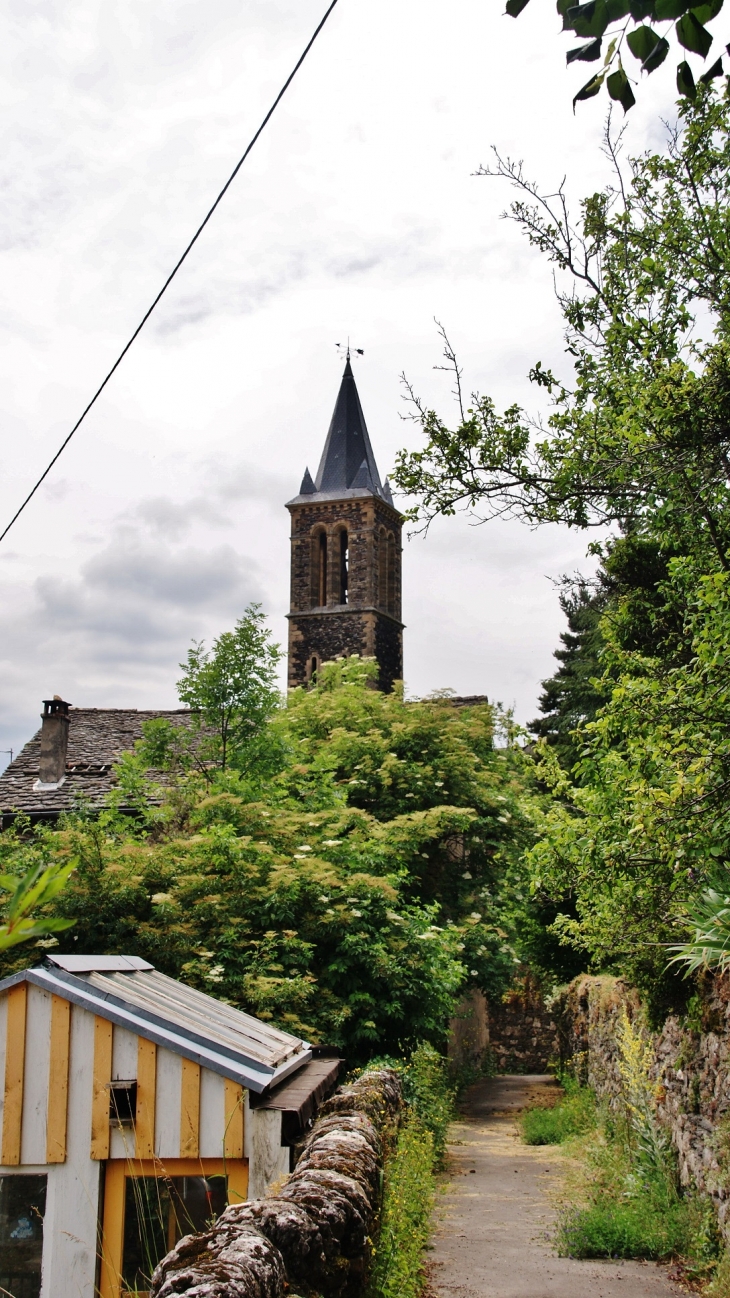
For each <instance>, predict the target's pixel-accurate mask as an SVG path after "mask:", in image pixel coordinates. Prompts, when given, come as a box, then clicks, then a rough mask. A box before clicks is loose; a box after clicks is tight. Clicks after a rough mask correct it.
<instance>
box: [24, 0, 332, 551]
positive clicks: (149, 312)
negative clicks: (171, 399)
mask: <svg viewBox="0 0 730 1298" xmlns="http://www.w3.org/2000/svg"><path fill="white" fill-rule="evenodd" d="M336 4H337V0H332V3H331V4H330V5H329V7H328V9H327V10H326V12H325V14H324V17H323V18H322V19H321V21H320V22H319V23H318V24H317V26H316V27H315V29H314V32H313V33H312V36H311V37H310V39H309V41H308V42H307V44H306V45H305V47H304V49H303V51H302V53H301V54H300V56H299V58H298V59H297V61H296V63H295V64H294V67H293V68H292V70H291V72H290V73H289V76H288V77H287V79H286V81H285V82H284V84H283V86H282V87H281V90H280V91H279V93H278V95H277V96H276V99H275V100H274V102H273V104H272V105H271V107H270V109H269V111H268V113H267V114H266V116H265V117H264V119H263V121H262V123H261V125H260V126H259V128H258V130H257V131H256V134H255V135H254V136H253V137H252V138H251V140H250V141H249V143H248V144H247V145H246V148H245V150H244V152H243V154H242V155H241V157H240V159H239V161H238V162H237V163H236V165H235V167H234V168H233V171H232V172H231V174H230V176H229V177H228V180H227V181H226V183H225V185H224V186H223V188H222V190H221V192H220V194H219V195H218V197H217V198H216V200H215V202H214V204H213V206H212V207H211V208H210V210H209V212H208V213H207V215H206V216H205V218H204V219H203V220H202V221H201V223H200V225H199V226H198V228H197V230H196V231H195V234H194V235H193V237H192V239H191V240H190V243H189V244H188V246H187V248H186V249H185V251H184V253H183V254H182V256H181V257H180V258H179V260H178V261H177V262H176V263H175V265H174V266H173V268H172V270H171V271H170V274H169V275H168V277H167V279H166V280H165V282H164V284H163V285H162V288H161V289H160V291H159V293H158V294H157V297H156V298H155V299H154V301H153V303H152V305H151V306H150V307H149V308H148V309H147V311H145V313H144V315H143V316H142V319H141V320H140V322H139V324H138V325H137V328H136V329H135V331H134V333H133V334H132V336H131V338H130V339H129V341H128V342H127V343H126V345H125V346H124V347H123V348H122V350H121V351H120V353H119V355H118V356H117V359H116V360H115V362H114V364H113V365H112V367H111V369H110V370H109V372H108V374H107V375H106V377H105V378H104V380H103V382H102V383H100V384H99V387H98V388H97V389H96V392H95V393H94V395H93V397H92V398H91V401H90V402H89V404H88V405H87V406H86V408H85V409H84V410H83V411H82V413H81V415H80V417H79V418H78V419H77V420H76V423H75V424H74V426H73V428H72V429H71V432H70V433H69V434H68V436H67V437H66V438H64V440H63V441H62V442H61V445H60V446H59V448H58V450H57V451H56V454H55V455H54V457H53V459H52V460H51V461H50V462H49V464H48V465H47V466H46V468H45V469H44V470H43V473H42V474H41V476H40V478H39V479H38V481H37V482H36V484H35V486H34V487H33V489H32V491H29V492H28V495H27V496H26V498H25V500H24V501H23V503H22V505H21V506H20V508H19V509H18V510H17V511H16V512H15V514H13V517H12V518H11V520H10V522H9V523H8V525H7V527H6V528H5V530H4V531H3V532H0V541H3V540H4V539H5V537H6V536H7V534H8V532H9V531H10V529H11V527H12V526H13V524H14V523H17V521H18V519H19V518H20V515H21V514H22V512H23V510H24V509H25V507H26V505H29V504H30V502H31V500H32V499H33V497H34V495H35V493H36V492H37V490H38V488H39V487H40V486H41V484H42V483H43V482H44V481H45V479H46V478H47V477H48V474H49V473H50V472H51V469H52V468H53V466H54V464H55V463H56V460H58V459H59V457H60V456H61V455H62V454H63V452H64V451H65V449H66V447H67V446H68V444H69V442H70V441H71V438H72V437H73V435H74V433H75V432H77V431H78V429H79V428H80V427H81V425H82V423H83V422H84V420H85V418H86V416H87V415H88V413H89V411H90V410H91V408H92V406H93V405H94V404H95V403H96V402H97V401H98V399H99V397H100V396H101V394H102V392H103V391H104V388H105V387H106V385H107V383H108V382H109V380H110V378H111V377H112V375H113V374H114V373H115V371H116V370H118V369H119V366H120V365H121V363H122V361H123V360H124V357H125V356H126V354H127V352H128V351H129V349H130V347H131V346H132V343H133V342H134V341H135V339H136V338H137V337H138V336H139V334H140V333H141V332H142V330H143V329H144V326H145V325H146V323H147V321H148V320H149V318H150V316H151V315H152V312H153V311H154V309H155V307H156V306H157V304H158V302H159V301H160V299H161V298H162V297H163V295H164V294H165V293H166V292H167V290H168V288H169V287H170V285H171V283H172V281H173V280H174V278H175V276H176V275H177V272H178V271H179V269H180V267H181V266H182V264H183V262H184V261H185V258H186V257H187V255H188V253H189V252H190V251H191V250H192V248H193V247H194V245H195V244H196V243H197V241H198V239H199V238H200V236H201V234H202V233H203V230H204V229H205V227H206V225H207V224H208V222H209V220H210V218H211V217H212V215H213V213H214V212H215V210H216V208H217V207H218V204H219V203H220V202H221V200H222V199H223V197H224V195H225V194H226V193H227V192H228V190H229V189H230V187H231V185H232V184H233V182H234V180H235V179H236V176H237V175H238V173H239V171H240V170H241V167H242V166H243V164H244V162H245V161H246V158H247V157H248V155H249V153H250V152H251V150H252V148H253V146H254V144H255V143H256V141H257V140H258V138H259V136H260V135H261V133H262V131H263V130H264V129H265V127H266V125H267V124H268V122H269V120H270V119H271V117H272V116H273V114H274V112H275V111H276V109H277V108H278V106H279V104H280V103H281V100H282V99H283V98H284V95H285V94H286V92H287V90H288V89H289V86H290V85H291V83H292V81H293V80H294V78H295V76H296V75H297V72H298V71H299V69H300V67H301V66H302V64H303V62H304V60H305V59H306V57H307V55H308V54H309V51H310V50H311V48H312V46H313V45H314V42H315V41H316V39H317V37H318V36H319V33H320V32H321V30H322V28H323V27H324V25H325V23H326V22H327V19H328V18H329V16H330V14H331V13H332V10H333V9H334V7H335V5H336Z"/></svg>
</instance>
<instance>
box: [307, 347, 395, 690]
mask: <svg viewBox="0 0 730 1298" xmlns="http://www.w3.org/2000/svg"><path fill="white" fill-rule="evenodd" d="M287 509H288V510H289V513H290V514H291V607H290V611H289V614H288V617H289V688H290V689H291V688H294V687H295V686H297V685H306V684H307V683H308V682H309V681H310V680H311V678H312V676H313V674H314V673H316V671H317V668H318V667H319V666H321V664H322V663H323V662H327V661H329V660H331V659H333V658H339V657H341V656H343V655H348V654H361V655H363V656H364V657H368V658H375V659H376V660H377V663H378V666H379V669H380V672H379V679H378V684H379V686H380V688H381V689H382V690H390V689H392V688H393V682H394V681H397V680H401V679H402V677H403V623H402V621H401V528H402V523H403V519H402V516H401V515H400V514H399V513H398V510H397V509H396V508H395V506H394V504H393V498H392V496H391V493H390V487H389V486H388V480H387V478H386V480H385V482H384V483H383V484H381V481H380V475H379V473H378V468H377V465H376V463H375V456H374V455H373V448H372V446H371V444H370V438H369V436H368V430H367V427H366V425H365V417H364V415H363V412H362V406H361V405H360V398H359V396H358V392H357V387H356V386H355V376H354V375H353V372H352V367H351V365H350V355H349V352H348V356H347V363H346V365H345V372H344V374H343V376H342V383H341V385H340V391H339V394H338V397H337V402H336V405H335V410H334V414H333V416H332V423H331V424H330V428H329V432H328V434H327V440H326V442H325V447H324V451H323V452H322V459H321V460H320V464H319V469H318V470H317V476H316V478H315V479H314V480H313V479H312V477H311V474H310V472H309V469H307V470H306V471H305V474H304V478H303V480H302V485H301V487H300V488H299V495H298V496H295V497H294V499H293V500H290V501H289V502H288V504H287Z"/></svg>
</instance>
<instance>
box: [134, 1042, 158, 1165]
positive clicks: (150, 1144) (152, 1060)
mask: <svg viewBox="0 0 730 1298" xmlns="http://www.w3.org/2000/svg"><path fill="white" fill-rule="evenodd" d="M156 1082H157V1046H156V1045H155V1043H154V1041H147V1040H145V1038H144V1037H137V1116H136V1123H135V1128H136V1140H135V1150H134V1152H135V1157H136V1158H154V1156H155V1085H156Z"/></svg>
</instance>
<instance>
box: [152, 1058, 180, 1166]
mask: <svg viewBox="0 0 730 1298" xmlns="http://www.w3.org/2000/svg"><path fill="white" fill-rule="evenodd" d="M181 1091H182V1059H181V1057H180V1055H174V1054H173V1053H172V1051H171V1050H163V1049H162V1048H159V1049H158V1051H157V1082H156V1086H155V1153H156V1155H157V1157H158V1158H179V1157H180V1103H181Z"/></svg>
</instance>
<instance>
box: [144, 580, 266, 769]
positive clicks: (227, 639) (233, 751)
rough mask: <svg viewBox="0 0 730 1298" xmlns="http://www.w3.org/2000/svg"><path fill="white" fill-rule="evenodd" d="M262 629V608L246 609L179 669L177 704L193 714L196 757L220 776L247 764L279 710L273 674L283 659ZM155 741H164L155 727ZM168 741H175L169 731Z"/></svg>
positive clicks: (193, 651)
mask: <svg viewBox="0 0 730 1298" xmlns="http://www.w3.org/2000/svg"><path fill="white" fill-rule="evenodd" d="M265 623H266V619H265V617H264V615H263V613H262V612H261V607H260V605H259V604H250V605H249V606H248V608H247V609H246V611H245V613H244V615H243V617H242V618H240V619H239V621H238V622H237V623H236V627H235V630H234V631H224V632H223V634H222V635H220V636H218V638H217V639H216V640H214V641H213V648H212V650H207V649H206V648H205V645H204V644H203V643H202V641H201V642H200V643H199V644H194V645H193V647H192V649H189V650H188V654H187V659H186V661H185V662H184V663H181V664H180V665H181V667H182V669H183V675H182V677H181V678H180V680H179V681H178V686H177V691H178V696H179V698H180V702H181V703H186V704H187V705H188V707H189V708H191V709H192V710H193V711H194V712H195V714H196V719H197V735H196V744H197V753H198V755H199V758H200V759H201V760H203V761H204V762H209V763H210V762H212V763H214V764H215V765H216V766H220V768H221V769H222V770H225V769H226V767H228V766H234V767H240V768H245V767H246V766H247V765H250V764H251V762H252V760H253V757H254V754H255V753H256V751H257V741H258V740H259V739H260V737H261V735H262V733H263V732H264V729H265V726H266V722H267V721H268V720H269V718H270V717H271V715H272V714H273V712H274V711H275V709H276V708H277V707H278V705H279V700H280V691H279V688H278V686H277V681H276V669H277V666H278V664H279V662H280V660H281V656H282V654H281V649H280V648H279V646H278V645H274V644H272V643H271V636H270V632H269V631H268V628H267V627H266V624H265ZM157 735H158V737H159V738H163V739H164V738H165V736H164V735H163V732H162V731H161V730H160V728H159V727H158V730H157ZM167 737H168V739H171V738H172V737H173V736H172V734H171V732H170V731H169V730H168V731H167ZM175 737H176V738H177V739H178V740H180V739H181V738H182V735H181V734H176V736H175ZM151 739H152V736H151V735H149V736H148V742H151Z"/></svg>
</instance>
